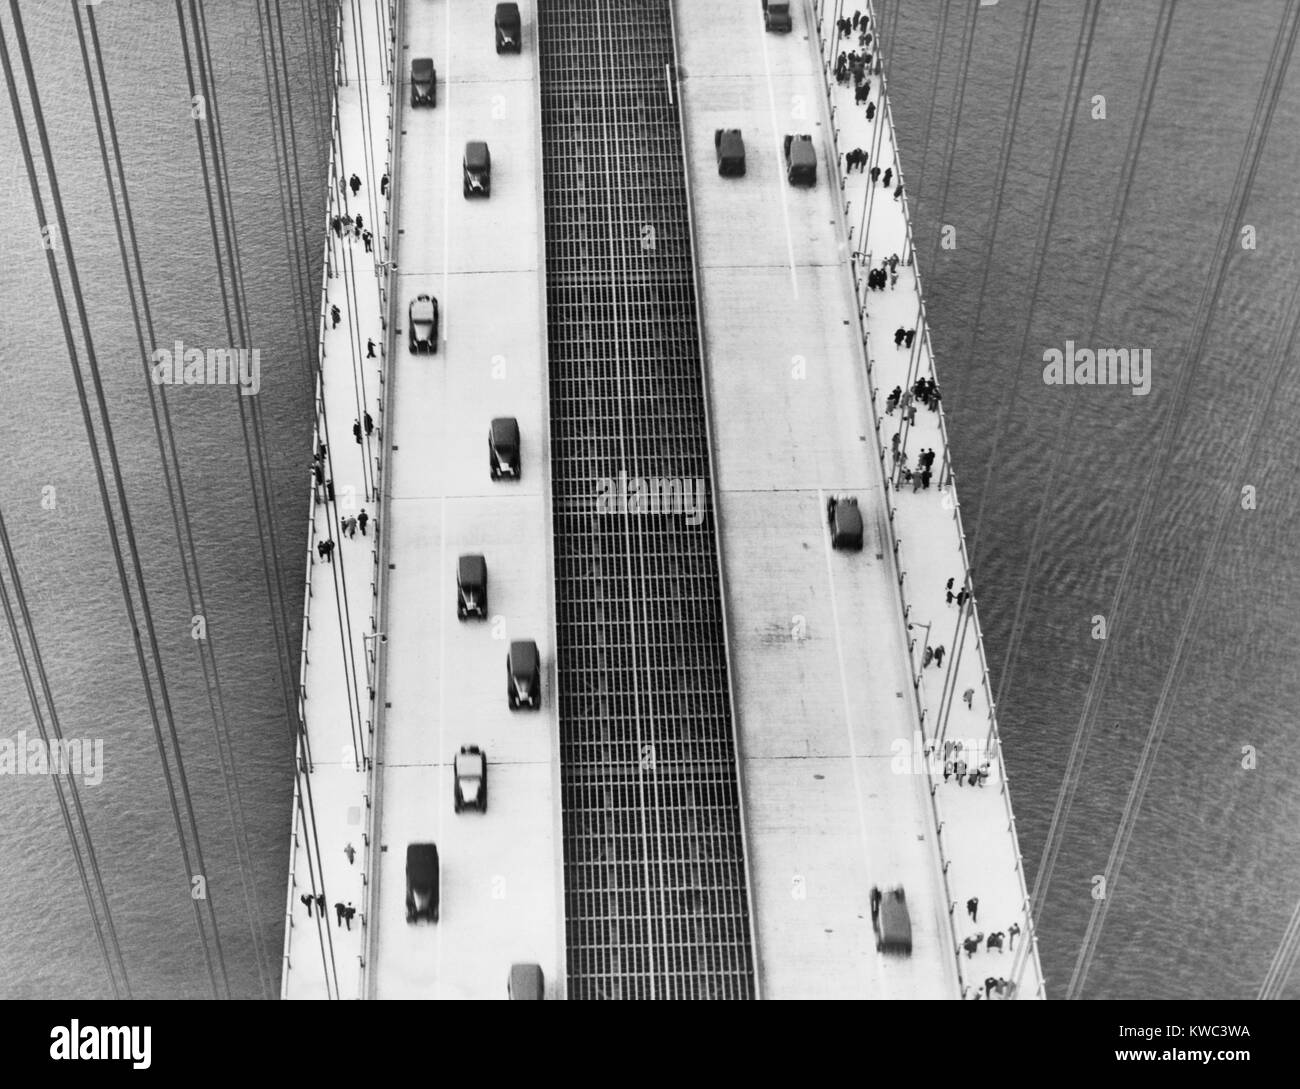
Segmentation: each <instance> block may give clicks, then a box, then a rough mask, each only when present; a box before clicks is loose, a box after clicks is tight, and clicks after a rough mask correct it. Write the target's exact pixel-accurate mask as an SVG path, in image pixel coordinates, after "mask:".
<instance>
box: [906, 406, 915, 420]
mask: <svg viewBox="0 0 1300 1089" xmlns="http://www.w3.org/2000/svg"><path fill="white" fill-rule="evenodd" d="M907 422H908V423H909V424H914V423H916V405H908V406H907Z"/></svg>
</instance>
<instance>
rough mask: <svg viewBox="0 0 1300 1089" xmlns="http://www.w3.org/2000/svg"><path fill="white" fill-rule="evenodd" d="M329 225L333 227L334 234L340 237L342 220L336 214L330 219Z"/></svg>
mask: <svg viewBox="0 0 1300 1089" xmlns="http://www.w3.org/2000/svg"><path fill="white" fill-rule="evenodd" d="M330 226H331V227H333V228H334V233H335V234H336V235H338V236H339V237H340V238H342V237H343V220H341V219H339V217H338V216H335V217H334V218H333V219H331V220H330Z"/></svg>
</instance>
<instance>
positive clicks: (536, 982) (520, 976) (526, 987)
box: [506, 964, 546, 1002]
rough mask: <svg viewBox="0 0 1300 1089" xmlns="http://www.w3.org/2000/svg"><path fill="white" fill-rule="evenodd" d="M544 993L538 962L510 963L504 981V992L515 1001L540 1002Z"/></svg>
mask: <svg viewBox="0 0 1300 1089" xmlns="http://www.w3.org/2000/svg"><path fill="white" fill-rule="evenodd" d="M545 993H546V984H545V982H544V980H543V979H542V966H541V965H540V964H512V965H511V966H510V978H509V979H508V980H507V981H506V994H507V995H509V997H510V998H511V999H513V1000H515V1001H516V1002H518V1001H529V1000H531V1001H534V1002H541V1001H542V999H543V997H544V996H545Z"/></svg>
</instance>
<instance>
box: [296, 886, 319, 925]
mask: <svg viewBox="0 0 1300 1089" xmlns="http://www.w3.org/2000/svg"><path fill="white" fill-rule="evenodd" d="M298 899H299V900H301V901H302V902H303V904H304V905H305V906H306V908H307V918H309V919H310V918H311V906H312V904H313V903H314V902H315V899H316V898H315V897H314V896H312V894H311V893H309V892H304V893H303V894H302V895H301V896H299V897H298Z"/></svg>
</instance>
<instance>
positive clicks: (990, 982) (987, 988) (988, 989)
mask: <svg viewBox="0 0 1300 1089" xmlns="http://www.w3.org/2000/svg"><path fill="white" fill-rule="evenodd" d="M997 985H998V981H997V980H996V979H995V978H994V977H993V976H989V977H988V979H986V980H985V981H984V997H985V998H988V996H989V995H991V994H992V993H993V988H994V987H996V986H997Z"/></svg>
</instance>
